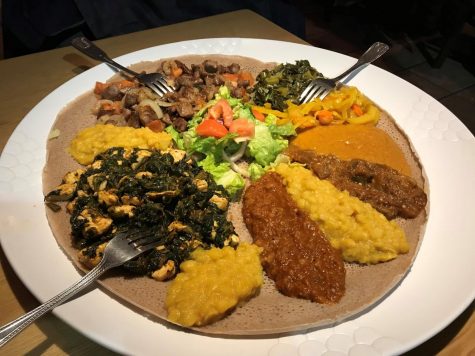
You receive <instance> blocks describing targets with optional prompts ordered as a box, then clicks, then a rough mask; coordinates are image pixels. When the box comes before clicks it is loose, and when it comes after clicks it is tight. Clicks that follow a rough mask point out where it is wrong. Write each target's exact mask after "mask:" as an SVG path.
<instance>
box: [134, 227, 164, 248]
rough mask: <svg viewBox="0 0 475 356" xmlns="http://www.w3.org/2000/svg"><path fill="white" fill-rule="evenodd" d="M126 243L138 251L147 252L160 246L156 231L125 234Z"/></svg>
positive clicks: (138, 231)
mask: <svg viewBox="0 0 475 356" xmlns="http://www.w3.org/2000/svg"><path fill="white" fill-rule="evenodd" d="M126 238H127V241H128V243H129V245H132V246H133V247H134V248H136V249H138V250H142V249H143V250H147V249H149V248H152V247H155V246H157V245H159V244H160V242H161V238H160V235H159V234H158V232H157V231H147V232H146V231H140V230H137V231H134V232H129V233H128V234H127V237H126Z"/></svg>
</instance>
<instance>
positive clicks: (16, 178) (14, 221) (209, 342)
mask: <svg viewBox="0 0 475 356" xmlns="http://www.w3.org/2000/svg"><path fill="white" fill-rule="evenodd" d="M207 53H221V54H236V55H243V56H249V57H254V58H258V59H260V60H262V61H275V62H293V61H295V60H297V59H308V60H310V62H311V64H312V65H313V66H315V67H316V68H317V69H318V70H319V71H321V72H323V73H324V74H325V75H327V76H330V77H331V76H332V75H336V74H339V73H340V72H342V71H343V70H344V69H346V68H347V67H349V66H350V65H351V64H353V63H354V59H353V58H351V57H348V56H344V55H341V54H338V53H334V52H330V51H327V50H323V49H319V48H315V47H311V46H303V45H298V44H293V43H287V42H279V41H269V40H255V39H239V38H221V39H204V40H196V41H186V42H179V43H173V44H168V45H163V46H157V47H153V48H148V49H144V50H141V51H138V52H134V53H130V54H127V55H124V56H122V57H119V58H117V60H118V62H120V63H122V64H125V65H130V64H132V63H136V62H140V61H144V60H157V59H160V58H165V57H173V56H179V55H185V54H207ZM111 75H112V71H111V70H110V69H109V67H107V66H106V65H99V66H97V67H94V68H92V69H90V70H88V71H87V72H85V73H83V74H81V75H78V76H77V77H75V78H74V79H72V80H70V81H68V82H67V83H65V84H63V85H62V86H60V87H59V88H58V89H56V90H55V91H53V92H52V93H51V94H49V95H48V96H47V97H46V98H45V99H43V100H42V101H41V102H40V103H39V104H38V105H37V106H36V107H35V108H33V110H31V111H30V113H29V114H28V115H26V117H25V118H24V119H23V121H22V122H21V123H20V124H19V126H18V127H17V129H16V130H15V132H14V133H13V135H12V136H11V138H10V140H9V141H8V144H7V145H6V146H5V149H4V151H3V154H2V156H1V158H0V241H1V244H2V247H3V249H4V251H5V254H6V256H7V258H8V260H9V262H10V263H11V265H12V266H13V268H14V270H15V272H16V273H17V274H18V276H19V277H20V278H21V280H22V281H23V282H24V283H25V285H26V286H27V287H28V289H29V290H30V291H31V292H32V293H33V294H34V295H35V296H36V297H37V298H38V299H39V300H41V301H45V300H47V299H49V298H50V297H52V296H53V295H55V294H57V293H58V292H60V291H62V290H63V289H64V288H65V287H68V286H69V285H70V284H72V283H73V282H75V281H76V280H77V279H78V278H79V277H80V275H79V273H78V272H77V271H76V269H75V268H74V267H73V265H72V263H71V262H70V261H69V260H68V258H67V257H66V256H65V255H64V254H63V252H62V251H61V250H60V248H59V247H58V245H57V244H56V241H55V239H54V237H53V235H52V233H51V231H50V229H49V226H48V222H47V220H46V218H45V210H44V206H43V195H42V189H41V170H42V167H43V165H44V162H45V154H46V150H45V146H46V140H47V136H48V132H49V130H50V128H51V126H52V125H53V122H54V120H55V118H56V115H57V114H58V112H59V111H60V110H61V108H62V107H63V106H65V105H66V104H67V103H68V102H70V101H72V100H73V99H74V98H75V97H77V96H78V95H80V94H82V93H84V92H85V91H88V90H91V89H92V88H93V86H94V83H95V81H96V80H98V81H104V80H106V79H107V78H109V77H110V76H111ZM351 83H352V84H353V85H356V86H358V87H359V88H360V89H361V90H362V91H363V92H364V93H365V94H367V95H368V96H369V97H370V98H372V99H373V100H375V102H377V103H378V104H379V105H380V106H381V107H383V108H384V109H386V110H387V111H388V112H389V113H390V114H391V115H392V116H393V117H394V118H395V119H396V121H397V122H398V124H399V125H400V126H401V127H402V128H403V129H404V130H405V132H406V133H407V134H408V136H409V137H410V139H411V140H412V142H413V144H414V147H415V149H416V151H417V153H418V154H419V156H420V159H421V161H422V163H423V165H424V168H425V170H426V173H427V176H428V178H429V186H430V198H429V199H430V207H431V208H430V214H429V219H428V223H427V228H426V232H425V236H424V240H423V243H422V246H421V249H420V251H419V254H418V256H417V258H416V260H415V263H414V265H413V267H412V269H411V271H410V272H409V274H408V275H407V276H406V278H405V279H404V280H403V281H402V283H401V284H400V285H399V287H398V288H397V289H395V290H394V291H393V292H392V293H391V294H390V295H389V296H387V297H386V298H385V299H384V300H382V301H381V302H380V303H378V304H377V305H375V306H373V307H372V308H370V309H369V310H367V311H366V312H365V313H362V314H361V315H358V316H356V317H354V318H352V319H351V320H348V321H346V322H343V323H340V324H337V325H334V326H332V327H329V328H324V329H318V330H311V331H307V332H299V333H292V334H290V335H287V336H284V337H281V336H280V337H262V338H261V337H250V338H246V337H233V338H219V337H210V336H203V335H199V334H196V333H191V332H185V331H181V330H178V329H172V328H169V327H168V326H166V325H165V324H162V323H160V322H156V321H152V320H150V319H147V317H146V316H144V315H142V314H140V313H137V312H136V311H133V310H132V309H129V308H127V307H126V306H124V305H122V304H121V303H120V302H118V301H117V300H115V299H113V298H111V297H109V296H108V295H107V294H105V293H103V292H102V291H100V290H98V289H96V290H93V291H92V292H90V293H88V294H86V295H84V296H81V297H80V298H77V299H75V300H73V301H71V302H69V303H67V304H66V305H63V306H61V307H59V308H57V309H56V310H55V311H54V312H55V313H56V315H58V316H59V317H60V318H61V319H63V320H65V321H66V322H67V323H69V324H70V325H72V326H73V327H75V328H76V329H78V330H79V331H80V332H82V333H84V334H85V335H87V336H88V337H90V338H91V339H94V340H95V341H97V342H98V343H100V344H103V345H105V346H106V347H109V348H111V349H113V350H115V351H118V352H121V353H126V354H135V355H152V354H160V355H206V356H213V355H222V354H223V353H226V354H227V355H229V356H232V355H239V356H241V355H247V356H252V355H272V356H277V355H283V356H284V355H285V356H292V355H300V356H309V355H312V356H314V355H319V354H325V353H328V354H332V355H337V354H350V355H353V356H354V355H365V356H368V355H379V354H394V353H402V352H404V351H406V350H409V349H411V348H413V347H415V346H417V345H418V344H420V343H422V342H424V341H425V340H426V339H428V338H430V337H431V336H433V335H434V334H435V333H437V332H438V331H440V330H441V329H443V328H444V327H445V326H447V325H448V324H449V323H450V322H451V321H452V320H453V319H455V318H456V317H457V316H458V315H459V314H460V313H461V312H462V311H463V310H464V309H465V308H466V307H467V306H468V305H469V304H470V303H471V301H472V300H473V299H474V297H475V264H474V262H473V261H475V239H474V238H473V237H474V236H473V233H474V231H475V205H474V204H473V202H474V201H475V190H474V187H475V164H474V163H473V162H474V161H473V159H474V157H475V139H474V137H473V136H472V135H471V133H470V132H469V131H468V129H467V128H466V127H465V126H464V125H463V124H462V123H461V122H460V121H459V120H458V119H457V118H456V117H455V116H454V115H453V114H452V113H451V112H449V111H448V110H447V109H446V108H445V107H444V106H443V105H441V104H440V103H439V102H437V101H436V100H435V99H433V98H432V97H430V96H429V95H427V94H425V93H424V92H423V91H421V90H419V89H418V88H416V87H414V86H413V85H411V84H409V83H407V82H406V81H404V80H402V79H400V78H398V77H396V76H394V75H393V74H391V73H388V72H386V71H384V70H382V69H379V68H377V67H375V66H369V67H368V68H366V69H365V70H363V71H362V72H361V73H360V74H358V76H356V77H355V78H354V79H353V80H352V82H351Z"/></svg>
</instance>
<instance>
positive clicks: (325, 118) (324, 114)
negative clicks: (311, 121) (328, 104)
mask: <svg viewBox="0 0 475 356" xmlns="http://www.w3.org/2000/svg"><path fill="white" fill-rule="evenodd" d="M316 116H317V119H318V121H319V122H320V124H321V125H329V124H330V123H331V122H332V121H333V114H332V112H331V111H330V110H320V111H317V114H316Z"/></svg>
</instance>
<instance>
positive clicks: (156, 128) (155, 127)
mask: <svg viewBox="0 0 475 356" xmlns="http://www.w3.org/2000/svg"><path fill="white" fill-rule="evenodd" d="M147 127H148V128H149V129H150V130H152V131H153V132H162V131H163V130H165V123H163V121H161V120H152V121H150V122H149V123H148V125H147Z"/></svg>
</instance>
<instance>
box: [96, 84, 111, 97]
mask: <svg viewBox="0 0 475 356" xmlns="http://www.w3.org/2000/svg"><path fill="white" fill-rule="evenodd" d="M108 86H109V84H108V83H101V82H96V85H95V86H94V94H97V95H101V94H102V92H103V91H104V90H105V89H106V88H107V87H108Z"/></svg>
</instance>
